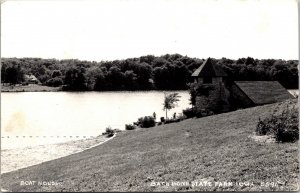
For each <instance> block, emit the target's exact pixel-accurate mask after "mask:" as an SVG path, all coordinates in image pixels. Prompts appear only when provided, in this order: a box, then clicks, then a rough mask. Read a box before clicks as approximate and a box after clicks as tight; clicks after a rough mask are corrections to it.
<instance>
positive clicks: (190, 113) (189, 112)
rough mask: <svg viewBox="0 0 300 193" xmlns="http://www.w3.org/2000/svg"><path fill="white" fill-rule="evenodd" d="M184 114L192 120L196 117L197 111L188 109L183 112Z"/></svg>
mask: <svg viewBox="0 0 300 193" xmlns="http://www.w3.org/2000/svg"><path fill="white" fill-rule="evenodd" d="M182 113H183V114H184V115H185V116H186V117H187V118H192V117H195V116H196V111H195V109H194V108H187V109H184V110H182Z"/></svg>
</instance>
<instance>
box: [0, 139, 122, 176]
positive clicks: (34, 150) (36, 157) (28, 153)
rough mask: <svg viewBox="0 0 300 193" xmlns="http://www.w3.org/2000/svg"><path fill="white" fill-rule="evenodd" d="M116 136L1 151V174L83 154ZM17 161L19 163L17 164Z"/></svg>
mask: <svg viewBox="0 0 300 193" xmlns="http://www.w3.org/2000/svg"><path fill="white" fill-rule="evenodd" d="M115 136H116V134H114V135H113V136H112V137H110V138H108V137H106V136H104V135H99V136H97V137H92V138H87V139H80V140H72V141H68V142H62V143H57V144H47V145H38V146H31V147H26V148H16V149H5V150H1V174H5V173H9V172H12V171H16V170H19V169H23V168H27V167H30V166H33V165H38V164H41V163H43V162H46V161H51V160H55V159H58V158H61V157H66V156H69V155H72V154H76V153H80V152H83V151H85V150H88V149H91V148H93V147H96V146H99V145H101V144H103V143H105V142H107V141H109V140H111V139H113V138H114V137H115ZM20 158H21V159H20ZM15 160H18V161H17V162H16V161H15ZM20 160H22V161H20Z"/></svg>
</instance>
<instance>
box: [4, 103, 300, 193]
mask: <svg viewBox="0 0 300 193" xmlns="http://www.w3.org/2000/svg"><path fill="white" fill-rule="evenodd" d="M296 102H297V101H296V100H293V101H289V102H288V103H287V102H285V103H283V104H272V105H266V106H260V107H254V108H249V109H245V110H238V111H235V112H230V113H224V114H219V115H214V116H210V117H204V118H199V119H188V120H185V121H182V122H179V123H172V124H167V125H162V126H157V127H153V128H148V129H138V130H133V131H126V132H122V133H119V134H118V135H117V136H116V137H115V138H114V139H112V140H110V141H108V142H107V143H104V144H102V145H100V146H98V147H95V148H92V149H89V150H87V151H84V152H81V153H78V154H74V155H71V156H67V157H64V158H61V159H57V160H53V161H49V162H45V163H43V164H40V165H36V166H32V167H29V168H26V169H21V170H19V171H15V172H11V173H7V174H4V175H2V187H3V188H4V189H7V190H11V191H14V192H15V191H16V192H18V191H201V190H202V191H203V190H204V191H205V190H208V191H213V190H215V191H216V190H217V191H222V190H226V191H231V190H238V191H249V190H250V191H260V190H265V191H271V190H298V184H297V183H298V174H299V161H298V143H260V142H256V141H254V140H253V139H252V138H251V137H249V136H251V135H253V134H254V131H255V127H256V124H257V121H258V119H259V117H261V118H264V117H265V116H268V115H269V114H270V113H271V112H272V109H274V108H275V107H276V106H277V105H286V104H289V105H296ZM203 179H207V180H209V181H211V182H212V183H214V182H233V186H230V187H226V186H220V187H219V186H209V187H208V186H206V187H205V186H191V185H188V186H151V183H153V182H172V181H173V182H174V181H177V182H178V181H179V182H193V181H200V180H203ZM22 180H34V181H55V182H61V183H62V185H58V186H37V185H34V186H20V181H22ZM236 182H240V183H245V182H249V183H251V185H249V186H243V185H242V186H239V185H236ZM262 182H264V183H267V182H273V183H275V182H276V183H277V182H278V184H277V185H276V186H274V187H270V186H262V184H261V183H262Z"/></svg>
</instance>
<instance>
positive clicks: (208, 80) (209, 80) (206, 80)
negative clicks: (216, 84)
mask: <svg viewBox="0 0 300 193" xmlns="http://www.w3.org/2000/svg"><path fill="white" fill-rule="evenodd" d="M203 83H204V84H210V83H212V77H203Z"/></svg>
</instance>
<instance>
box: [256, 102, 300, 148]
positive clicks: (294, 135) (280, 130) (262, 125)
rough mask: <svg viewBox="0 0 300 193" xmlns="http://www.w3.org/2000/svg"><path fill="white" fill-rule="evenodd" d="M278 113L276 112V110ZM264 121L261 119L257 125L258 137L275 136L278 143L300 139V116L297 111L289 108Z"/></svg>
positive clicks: (273, 114)
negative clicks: (299, 120)
mask: <svg viewBox="0 0 300 193" xmlns="http://www.w3.org/2000/svg"><path fill="white" fill-rule="evenodd" d="M275 111H276V110H275ZM275 111H274V112H273V113H272V115H271V116H269V117H267V118H265V119H264V120H261V119H259V121H258V123H257V125H256V133H257V134H258V135H267V134H270V135H274V137H275V139H276V141H277V142H295V141H297V140H298V139H299V122H298V119H299V114H298V111H297V109H295V108H289V107H288V106H287V108H286V109H284V110H283V111H282V112H281V113H279V114H275Z"/></svg>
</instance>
